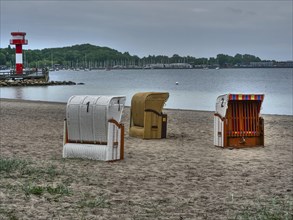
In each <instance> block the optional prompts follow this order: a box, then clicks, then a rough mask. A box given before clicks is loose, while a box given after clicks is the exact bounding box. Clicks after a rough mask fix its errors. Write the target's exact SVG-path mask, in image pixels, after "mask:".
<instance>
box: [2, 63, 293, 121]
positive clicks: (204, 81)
mask: <svg viewBox="0 0 293 220" xmlns="http://www.w3.org/2000/svg"><path fill="white" fill-rule="evenodd" d="M50 80H53V81H64V80H65V81H69V80H70V81H74V82H76V83H84V85H74V86H68V85H67V86H47V87H9V88H5V87H2V88H1V89H0V97H1V98H12V99H24V100H41V101H57V102H67V100H68V98H69V97H70V96H72V95H126V97H127V102H126V105H128V106H129V105H130V101H131V97H132V96H133V95H134V94H135V93H137V92H143V91H167V92H169V93H170V98H169V100H168V101H167V103H166V105H165V108H172V109H192V110H208V111H214V110H215V101H216V98H217V97H218V96H219V95H222V94H226V93H263V94H265V99H264V102H263V107H262V113H264V114H285V115H293V110H292V109H293V106H292V102H293V97H292V96H293V95H292V94H293V89H292V87H293V69H292V68H291V69H287V68H282V69H275V68H271V69H219V70H215V69H209V70H204V69H184V70H180V69H174V70H170V69H151V70H111V71H105V70H92V71H67V70H62V71H55V72H50ZM176 82H178V85H176Z"/></svg>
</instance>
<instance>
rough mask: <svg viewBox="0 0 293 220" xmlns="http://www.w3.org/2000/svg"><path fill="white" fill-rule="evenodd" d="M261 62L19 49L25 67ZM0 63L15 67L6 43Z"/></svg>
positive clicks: (90, 48) (88, 49)
mask: <svg viewBox="0 0 293 220" xmlns="http://www.w3.org/2000/svg"><path fill="white" fill-rule="evenodd" d="M260 61H262V60H261V59H260V58H259V57H256V56H254V55H249V54H244V55H242V54H236V55H235V56H230V55H227V54H218V55H217V56H216V57H210V58H204V57H202V58H195V57H192V56H179V55H178V54H174V55H173V56H172V57H168V56H165V55H157V56H155V55H152V56H151V55H149V56H147V57H142V58H140V57H138V56H136V55H130V54H129V53H128V52H125V53H121V52H119V51H117V50H114V49H111V48H108V47H100V46H94V45H91V44H81V45H74V46H69V47H62V48H45V49H42V50H25V49H24V50H23V64H24V66H25V67H27V68H36V67H37V68H44V67H48V68H51V67H52V68H54V67H56V66H60V67H63V68H105V67H114V66H121V67H130V68H131V67H144V66H146V65H148V64H158V63H160V64H171V63H186V64H190V65H192V66H193V67H196V66H219V67H230V66H235V65H249V64H250V62H260ZM0 66H2V67H4V66H5V67H7V68H13V67H14V66H15V49H14V48H11V46H10V45H8V47H7V48H0Z"/></svg>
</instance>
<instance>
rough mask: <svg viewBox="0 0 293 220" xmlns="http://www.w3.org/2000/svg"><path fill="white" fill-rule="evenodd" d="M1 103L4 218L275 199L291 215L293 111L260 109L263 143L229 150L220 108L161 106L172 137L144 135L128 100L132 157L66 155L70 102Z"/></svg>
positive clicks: (116, 213)
mask: <svg viewBox="0 0 293 220" xmlns="http://www.w3.org/2000/svg"><path fill="white" fill-rule="evenodd" d="M0 110H1V115H0V123H1V124H0V137H1V140H0V159H1V163H0V164H1V166H3V167H4V165H5V166H7V169H4V168H2V169H1V167H0V219H117V220H118V219H178V220H179V219H237V216H238V215H239V214H241V213H243V212H245V210H252V212H253V210H254V209H255V208H258V207H259V206H262V205H264V206H265V207H271V204H272V203H274V205H273V206H274V208H276V209H278V208H280V207H281V206H283V207H286V206H289V208H287V209H286V210H287V211H288V210H289V212H288V216H289V218H288V219H292V218H293V217H292V203H293V177H292V173H293V159H292V158H293V153H292V151H293V116H281V115H263V117H264V124H265V147H255V148H244V149H222V148H219V147H215V146H214V145H213V132H214V131H213V129H214V127H213V112H207V111H187V110H170V109H168V110H164V112H165V113H167V114H168V130H167V139H162V140H142V139H138V138H133V137H129V135H128V129H129V108H128V107H127V108H125V110H124V113H123V118H122V122H123V123H124V124H125V159H124V160H123V161H118V162H112V163H109V162H101V161H92V160H80V159H63V158H62V147H63V146H62V139H63V120H64V118H65V113H66V104H65V103H46V102H37V101H20V100H6V99H1V100H0ZM8 162H10V164H14V166H12V167H10V168H9V165H7V163H8ZM3 164H4V165H3ZM281 209H282V207H281Z"/></svg>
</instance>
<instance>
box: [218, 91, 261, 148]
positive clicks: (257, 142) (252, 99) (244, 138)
mask: <svg viewBox="0 0 293 220" xmlns="http://www.w3.org/2000/svg"><path fill="white" fill-rule="evenodd" d="M263 99H264V95H263V94H226V95H221V96H219V97H218V98H217V101H216V112H215V114H214V145H216V146H221V147H248V146H264V120H263V118H262V117H260V110H261V105H262V102H263Z"/></svg>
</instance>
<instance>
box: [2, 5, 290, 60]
mask: <svg viewBox="0 0 293 220" xmlns="http://www.w3.org/2000/svg"><path fill="white" fill-rule="evenodd" d="M292 2H293V0H275V1H273V0H261V1H257V0H245V1H240V0H229V1H221V0H214V1H211V0H205V1H197V0H193V1H192V0H190V1H184V0H180V1H179V0H178V1H176V0H169V1H168V0H165V1H156V0H149V1H142V0H132V1H123V0H116V1H113V0H108V1H98V0H92V1H89V0H88V1H87V0H83V1H51V0H47V1H46V0H39V1H37V0H35V1H26V0H22V1H14V0H0V4H1V5H0V10H1V15H0V19H1V24H0V25H1V26H0V30H1V45H0V47H1V48H6V47H7V46H8V44H9V40H10V38H11V32H14V31H23V32H26V33H27V35H26V38H27V39H28V42H29V43H28V45H26V46H24V49H43V48H52V47H64V46H72V45H75V44H83V43H90V44H93V45H97V46H107V47H110V48H113V49H116V50H118V51H120V52H129V53H130V54H131V55H137V56H139V57H143V56H148V55H167V56H172V55H173V54H178V55H180V56H187V55H190V56H194V57H197V58H198V57H216V55H217V54H219V53H224V54H228V55H231V56H234V55H235V54H237V53H240V54H252V55H255V56H258V57H260V58H261V59H263V60H264V59H269V60H293V54H292V53H293V52H292V50H293V46H292V41H293V40H292V39H293V36H292V35H293V34H292V33H293V21H292V20H293V15H292V13H293V3H292Z"/></svg>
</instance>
